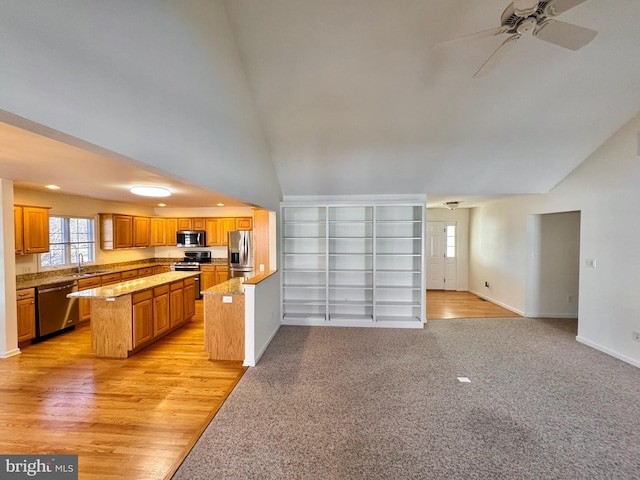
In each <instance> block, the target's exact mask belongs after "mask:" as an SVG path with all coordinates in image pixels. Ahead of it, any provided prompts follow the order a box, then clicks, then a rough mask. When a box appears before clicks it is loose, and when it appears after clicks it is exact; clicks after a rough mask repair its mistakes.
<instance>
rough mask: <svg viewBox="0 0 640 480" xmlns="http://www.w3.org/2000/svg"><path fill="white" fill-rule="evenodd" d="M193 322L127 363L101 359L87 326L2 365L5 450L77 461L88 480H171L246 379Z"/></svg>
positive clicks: (0, 445)
mask: <svg viewBox="0 0 640 480" xmlns="http://www.w3.org/2000/svg"><path fill="white" fill-rule="evenodd" d="M196 303H197V311H196V316H195V317H194V318H193V320H192V321H191V322H190V323H189V324H187V325H185V326H184V327H182V328H181V329H179V330H178V331H176V332H174V333H172V334H171V335H169V336H167V337H165V338H164V339H162V340H160V341H159V342H158V343H156V344H154V345H152V346H151V347H149V348H147V349H146V350H143V351H142V352H139V353H138V354H136V355H134V356H133V357H131V358H128V359H125V360H107V359H99V358H96V357H95V355H94V354H93V353H92V351H91V347H90V345H91V340H90V327H89V326H82V327H79V328H78V329H76V330H75V331H73V332H69V333H65V334H63V335H60V336H58V337H56V338H52V339H50V340H47V341H45V342H42V343H40V344H36V345H30V346H28V347H25V348H24V349H23V350H22V354H20V355H17V356H15V357H11V358H7V359H3V360H0V376H1V380H0V405H1V406H2V407H1V409H0V451H1V452H3V453H5V454H29V453H38V454H42V453H58V454H62V453H69V454H78V455H79V457H78V462H79V465H78V470H79V478H80V479H82V480H110V479H114V480H115V479H118V480H122V479H127V480H135V479H140V480H143V479H144V480H153V479H163V478H170V476H171V475H173V473H174V471H175V469H176V468H177V467H178V466H179V464H180V462H181V461H182V460H183V459H184V456H186V454H187V453H188V451H189V450H190V448H191V447H192V445H193V444H194V443H195V441H196V440H197V439H198V437H199V436H200V434H201V433H202V431H203V429H204V428H205V427H206V426H207V424H208V423H209V421H210V420H211V418H213V415H215V413H216V412H217V410H218V408H219V407H220V406H221V405H222V402H224V400H225V399H226V398H227V396H228V394H229V393H230V392H231V390H232V389H233V387H234V386H235V385H236V383H237V382H238V381H239V380H240V378H241V377H242V374H243V373H244V371H245V369H246V368H245V367H243V366H242V364H241V362H231V361H229V362H212V361H210V360H208V355H207V353H205V351H204V347H203V345H204V343H203V342H204V336H203V318H202V301H198V302H196Z"/></svg>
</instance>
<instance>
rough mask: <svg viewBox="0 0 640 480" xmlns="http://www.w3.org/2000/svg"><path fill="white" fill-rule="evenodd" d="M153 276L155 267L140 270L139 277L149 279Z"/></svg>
mask: <svg viewBox="0 0 640 480" xmlns="http://www.w3.org/2000/svg"><path fill="white" fill-rule="evenodd" d="M149 275H153V267H144V268H139V269H138V277H148V276H149Z"/></svg>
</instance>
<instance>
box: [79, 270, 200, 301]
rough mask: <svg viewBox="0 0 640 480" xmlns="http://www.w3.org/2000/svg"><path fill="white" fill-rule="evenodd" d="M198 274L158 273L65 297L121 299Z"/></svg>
mask: <svg viewBox="0 0 640 480" xmlns="http://www.w3.org/2000/svg"><path fill="white" fill-rule="evenodd" d="M198 274H199V272H167V273H159V274H157V275H151V276H148V277H142V278H136V279H133V280H128V281H125V282H120V283H115V284H113V285H107V286H106V287H97V288H91V289H89V290H82V291H80V292H73V293H70V294H68V295H67V297H69V298H71V297H76V298H113V297H121V296H123V295H130V294H132V293H136V292H141V291H142V290H147V289H149V288H153V287H159V286H160V285H164V284H165V283H171V282H175V281H178V280H183V279H185V278H189V277H195V276H196V275H198Z"/></svg>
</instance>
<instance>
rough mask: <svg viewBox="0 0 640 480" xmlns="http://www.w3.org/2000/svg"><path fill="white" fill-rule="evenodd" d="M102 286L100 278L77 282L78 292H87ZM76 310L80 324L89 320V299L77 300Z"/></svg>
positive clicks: (84, 279)
mask: <svg viewBox="0 0 640 480" xmlns="http://www.w3.org/2000/svg"><path fill="white" fill-rule="evenodd" d="M101 285H102V279H101V278H100V277H91V278H82V279H80V280H78V291H82V290H89V289H91V288H98V287H99V286H101ZM78 309H79V316H80V321H81V322H86V321H88V320H90V319H91V299H90V298H80V299H78Z"/></svg>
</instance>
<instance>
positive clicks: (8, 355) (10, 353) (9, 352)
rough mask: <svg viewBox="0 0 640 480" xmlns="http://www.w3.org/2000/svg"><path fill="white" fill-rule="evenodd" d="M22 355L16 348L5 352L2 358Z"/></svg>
mask: <svg viewBox="0 0 640 480" xmlns="http://www.w3.org/2000/svg"><path fill="white" fill-rule="evenodd" d="M21 353H22V351H21V350H20V349H19V348H14V349H12V350H9V351H8V352H5V353H4V354H3V355H2V358H9V357H15V356H16V355H20V354H21Z"/></svg>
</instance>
